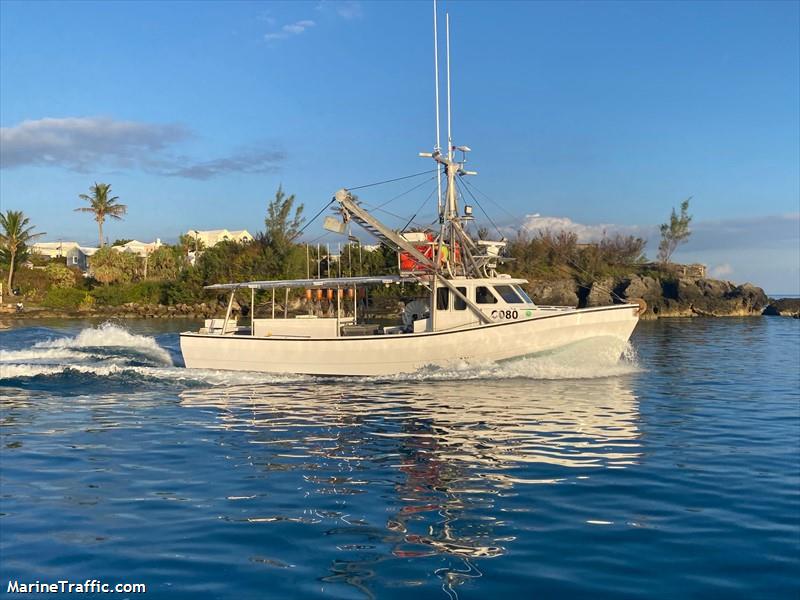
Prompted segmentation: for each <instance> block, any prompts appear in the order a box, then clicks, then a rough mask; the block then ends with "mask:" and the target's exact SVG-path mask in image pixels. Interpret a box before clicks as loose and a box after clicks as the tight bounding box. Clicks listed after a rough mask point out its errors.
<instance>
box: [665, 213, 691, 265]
mask: <svg viewBox="0 0 800 600" xmlns="http://www.w3.org/2000/svg"><path fill="white" fill-rule="evenodd" d="M691 199H692V198H691V197H689V198H687V199H686V200H684V201H683V202H681V213H680V215H678V214H677V213H676V212H675V209H674V208H673V209H672V215H670V218H669V223H663V224H662V225H661V227H660V229H661V242H659V244H658V260H659V261H660V262H662V263H668V262H669V260H670V258H672V253H673V252H675V249H676V248H677V247H678V246H679V245H680V244H684V243H686V241H687V240H688V239H689V236H690V235H691V234H692V232H691V230H690V229H689V223H691V222H692V216H691V215H690V214H689V200H691Z"/></svg>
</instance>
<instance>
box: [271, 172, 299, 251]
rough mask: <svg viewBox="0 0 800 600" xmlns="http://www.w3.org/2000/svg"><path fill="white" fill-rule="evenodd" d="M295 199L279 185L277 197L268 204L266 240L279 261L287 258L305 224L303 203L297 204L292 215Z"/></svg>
mask: <svg viewBox="0 0 800 600" xmlns="http://www.w3.org/2000/svg"><path fill="white" fill-rule="evenodd" d="M294 201H295V197H294V194H292V195H291V196H287V195H286V194H285V193H284V192H283V187H281V186H279V187H278V191H277V192H275V198H274V199H273V200H271V201H270V203H269V204H268V205H267V217H266V219H264V224H265V225H266V231H265V232H264V242H265V243H266V245H267V246H269V248H270V249H271V250H272V251H273V252H274V253H275V254H277V255H278V259H279V262H282V261H283V260H284V259H285V257H286V255H287V254H288V252H289V249H290V247H291V245H292V242H294V240H295V239H297V237H298V236H299V235H300V228H301V226H302V224H303V217H302V214H303V205H302V204H300V205H298V206H297V208H296V209H295V210H294V215H292V208H293V207H294Z"/></svg>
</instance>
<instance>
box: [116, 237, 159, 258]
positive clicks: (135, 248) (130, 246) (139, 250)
mask: <svg viewBox="0 0 800 600" xmlns="http://www.w3.org/2000/svg"><path fill="white" fill-rule="evenodd" d="M163 245H164V244H162V243H161V240H160V239H159V238H156V241H155V242H140V241H139V240H131V241H130V242H128V243H127V244H123V245H122V246H112V248H114V249H115V250H117V251H118V252H132V253H133V254H136V255H138V256H141V257H142V258H144V257H145V256H147V255H148V254H150V253H151V252H153V251H154V250H157V249H158V248H160V247H161V246H163Z"/></svg>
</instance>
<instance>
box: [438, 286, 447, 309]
mask: <svg viewBox="0 0 800 600" xmlns="http://www.w3.org/2000/svg"><path fill="white" fill-rule="evenodd" d="M449 299H450V290H449V289H447V288H446V287H441V288H439V289H437V290H436V310H447V302H448V300H449Z"/></svg>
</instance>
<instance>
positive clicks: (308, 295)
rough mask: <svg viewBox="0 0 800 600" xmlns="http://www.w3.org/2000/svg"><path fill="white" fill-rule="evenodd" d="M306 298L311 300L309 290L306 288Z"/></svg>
mask: <svg viewBox="0 0 800 600" xmlns="http://www.w3.org/2000/svg"><path fill="white" fill-rule="evenodd" d="M306 300H307V301H308V302H311V290H306Z"/></svg>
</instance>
